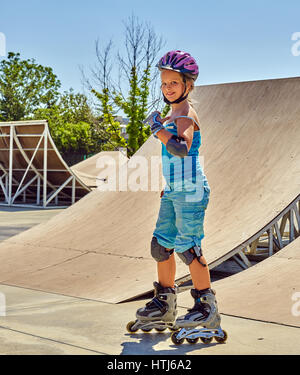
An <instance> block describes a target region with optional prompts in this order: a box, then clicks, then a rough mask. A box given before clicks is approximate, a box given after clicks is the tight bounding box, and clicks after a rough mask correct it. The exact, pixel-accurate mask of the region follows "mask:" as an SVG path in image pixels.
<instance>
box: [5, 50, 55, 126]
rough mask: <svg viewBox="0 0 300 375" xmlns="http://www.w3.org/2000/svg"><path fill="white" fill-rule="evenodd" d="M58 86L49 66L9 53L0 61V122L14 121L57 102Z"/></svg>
mask: <svg viewBox="0 0 300 375" xmlns="http://www.w3.org/2000/svg"><path fill="white" fill-rule="evenodd" d="M60 86H61V83H60V81H59V80H58V79H57V77H56V75H55V74H54V73H53V71H52V69H51V68H49V67H44V66H42V65H39V64H37V63H36V62H35V60H34V59H31V60H30V59H29V60H21V58H20V54H19V53H16V54H15V53H13V52H9V53H8V55H7V59H6V60H2V61H1V62H0V119H1V120H2V121H18V120H22V119H24V118H26V117H28V116H30V115H32V114H33V112H34V111H35V110H36V109H37V108H38V107H41V106H43V107H44V108H50V107H51V106H52V105H54V104H55V103H56V101H57V98H58V96H59V92H58V89H59V88H60Z"/></svg>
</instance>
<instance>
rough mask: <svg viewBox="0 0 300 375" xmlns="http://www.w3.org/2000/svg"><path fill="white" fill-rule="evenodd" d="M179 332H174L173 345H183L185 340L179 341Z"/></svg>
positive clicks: (172, 336)
mask: <svg viewBox="0 0 300 375" xmlns="http://www.w3.org/2000/svg"><path fill="white" fill-rule="evenodd" d="M178 333H179V331H178V332H173V333H172V335H171V340H172V342H173V344H175V345H181V344H182V343H183V341H184V339H178V338H177V336H178Z"/></svg>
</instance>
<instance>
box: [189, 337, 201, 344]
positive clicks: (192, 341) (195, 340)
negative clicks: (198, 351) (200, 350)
mask: <svg viewBox="0 0 300 375" xmlns="http://www.w3.org/2000/svg"><path fill="white" fill-rule="evenodd" d="M198 340H199V338H198V337H197V338H195V339H189V338H187V339H186V341H187V342H188V343H189V344H197V342H198Z"/></svg>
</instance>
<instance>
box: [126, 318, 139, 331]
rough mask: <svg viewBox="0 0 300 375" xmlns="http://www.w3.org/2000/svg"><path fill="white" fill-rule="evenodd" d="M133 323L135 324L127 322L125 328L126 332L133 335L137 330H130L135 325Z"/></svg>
mask: <svg viewBox="0 0 300 375" xmlns="http://www.w3.org/2000/svg"><path fill="white" fill-rule="evenodd" d="M135 323H136V320H135V321H133V320H132V321H131V322H129V323H128V324H127V326H126V329H127V332H129V333H135V332H137V331H138V330H139V329H138V328H135V329H132V327H133V326H134V325H135Z"/></svg>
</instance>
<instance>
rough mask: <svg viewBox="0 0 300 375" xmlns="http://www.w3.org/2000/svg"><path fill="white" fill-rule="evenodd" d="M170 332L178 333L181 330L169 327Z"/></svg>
mask: <svg viewBox="0 0 300 375" xmlns="http://www.w3.org/2000/svg"><path fill="white" fill-rule="evenodd" d="M169 330H170V331H171V332H177V331H179V328H178V327H169Z"/></svg>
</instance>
